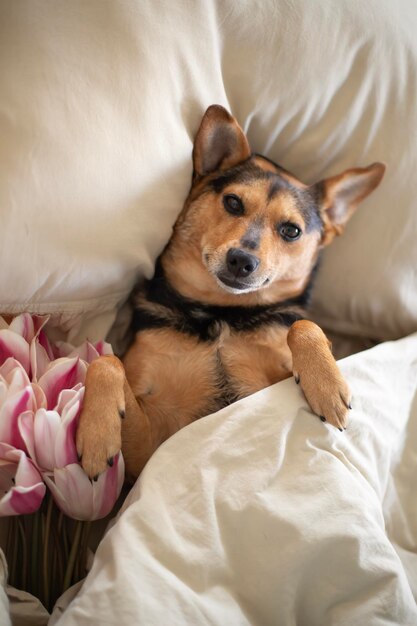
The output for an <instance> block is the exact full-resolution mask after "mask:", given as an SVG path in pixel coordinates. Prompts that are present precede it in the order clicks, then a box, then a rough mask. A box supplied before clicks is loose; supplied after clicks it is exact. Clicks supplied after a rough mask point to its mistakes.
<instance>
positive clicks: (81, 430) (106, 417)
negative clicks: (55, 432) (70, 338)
mask: <svg viewBox="0 0 417 626" xmlns="http://www.w3.org/2000/svg"><path fill="white" fill-rule="evenodd" d="M123 383H124V376H123V370H121V369H120V367H119V366H118V363H117V360H116V358H115V357H110V356H109V357H100V358H99V359H97V360H96V361H94V362H93V363H92V364H91V365H90V366H89V368H88V370H87V378H86V385H85V396H84V402H83V407H82V411H81V415H80V419H79V423H78V428H77V434H76V446H77V453H78V458H79V459H80V461H81V465H82V467H83V469H84V471H85V472H86V474H87V475H88V476H89V477H90V478H93V479H97V478H98V475H99V474H101V473H102V472H104V471H105V470H106V469H107V468H108V467H109V466H112V465H113V460H114V457H115V455H116V454H117V453H118V452H119V451H120V449H121V446H122V435H121V430H122V426H121V418H123V417H124V412H125V398H124V393H123Z"/></svg>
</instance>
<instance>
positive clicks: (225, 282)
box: [216, 273, 269, 293]
mask: <svg viewBox="0 0 417 626" xmlns="http://www.w3.org/2000/svg"><path fill="white" fill-rule="evenodd" d="M216 278H217V282H218V284H219V285H220V287H222V288H223V289H226V291H229V292H232V293H239V292H240V293H247V292H249V291H256V290H257V289H260V288H261V287H266V286H267V284H268V283H269V278H266V279H265V280H264V281H263V283H262V284H261V285H259V284H258V283H254V282H253V281H245V280H242V279H241V278H240V279H239V278H237V277H231V276H227V275H225V274H221V273H219V274H217V275H216Z"/></svg>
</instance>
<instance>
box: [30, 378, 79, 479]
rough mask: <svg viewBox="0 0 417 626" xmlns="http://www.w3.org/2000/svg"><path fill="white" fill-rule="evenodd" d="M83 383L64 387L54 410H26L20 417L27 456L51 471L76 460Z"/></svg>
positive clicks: (41, 467)
mask: <svg viewBox="0 0 417 626" xmlns="http://www.w3.org/2000/svg"><path fill="white" fill-rule="evenodd" d="M83 397H84V387H83V386H82V385H80V384H78V385H77V387H76V388H75V389H63V390H61V392H60V395H59V397H58V402H57V404H56V407H55V409H54V410H49V411H48V410H46V409H45V408H40V409H38V410H37V411H36V412H35V413H34V412H33V411H25V412H24V413H22V414H21V415H20V417H19V423H18V426H19V432H20V434H21V436H22V439H23V441H24V443H25V446H26V449H27V450H28V452H29V454H30V457H31V458H32V459H33V461H34V463H35V464H36V466H37V467H38V468H39V469H40V470H41V471H45V470H49V471H53V470H54V469H55V468H61V467H65V466H66V465H70V464H71V463H76V462H77V451H76V447H75V432H76V428H77V423H78V416H79V414H80V410H81V403H82V400H83Z"/></svg>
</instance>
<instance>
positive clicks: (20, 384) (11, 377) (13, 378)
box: [6, 366, 30, 396]
mask: <svg viewBox="0 0 417 626" xmlns="http://www.w3.org/2000/svg"><path fill="white" fill-rule="evenodd" d="M6 382H7V383H8V384H9V393H8V395H9V396H11V395H13V394H15V393H17V392H18V391H22V390H23V389H24V388H25V387H30V380H29V376H28V375H27V374H26V371H25V370H24V369H23V367H21V366H18V367H15V368H14V369H13V370H12V371H11V372H10V373H9V374H8V375H7V377H6Z"/></svg>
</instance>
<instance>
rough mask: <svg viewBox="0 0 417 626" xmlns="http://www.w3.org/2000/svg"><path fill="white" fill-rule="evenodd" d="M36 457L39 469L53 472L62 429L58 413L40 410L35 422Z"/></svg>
mask: <svg viewBox="0 0 417 626" xmlns="http://www.w3.org/2000/svg"><path fill="white" fill-rule="evenodd" d="M33 426H34V438H35V455H36V461H37V464H38V465H39V467H41V468H42V469H45V470H51V471H52V470H53V469H54V468H55V467H56V462H55V443H56V439H57V436H58V432H59V430H60V428H61V418H60V416H59V414H58V413H57V412H56V411H45V409H39V410H38V411H36V413H35V419H34V421H33Z"/></svg>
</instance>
